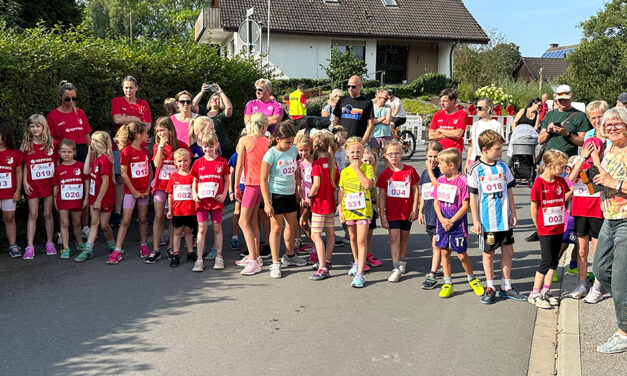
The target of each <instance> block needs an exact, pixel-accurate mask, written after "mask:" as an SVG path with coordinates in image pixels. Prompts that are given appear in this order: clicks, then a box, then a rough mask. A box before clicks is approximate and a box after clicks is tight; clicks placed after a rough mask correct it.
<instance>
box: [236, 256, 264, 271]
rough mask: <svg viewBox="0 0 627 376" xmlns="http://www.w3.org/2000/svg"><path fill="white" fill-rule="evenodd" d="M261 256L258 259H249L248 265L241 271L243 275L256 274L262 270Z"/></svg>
mask: <svg viewBox="0 0 627 376" xmlns="http://www.w3.org/2000/svg"><path fill="white" fill-rule="evenodd" d="M260 259H261V257H260V258H259V259H257V260H249V261H248V263H247V264H246V267H245V268H244V269H243V270H242V271H241V272H240V274H242V275H254V274H257V273H260V272H261V261H260Z"/></svg>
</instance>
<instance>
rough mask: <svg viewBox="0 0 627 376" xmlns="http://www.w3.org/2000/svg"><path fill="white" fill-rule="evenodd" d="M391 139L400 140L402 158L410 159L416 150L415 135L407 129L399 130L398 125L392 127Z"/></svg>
mask: <svg viewBox="0 0 627 376" xmlns="http://www.w3.org/2000/svg"><path fill="white" fill-rule="evenodd" d="M392 139H393V140H394V141H398V142H400V144H401V150H402V152H403V160H409V159H411V157H412V156H413V155H414V153H415V152H416V136H415V135H414V134H413V133H411V132H410V131H408V130H407V129H405V130H404V131H400V132H399V129H398V127H396V128H394V129H392Z"/></svg>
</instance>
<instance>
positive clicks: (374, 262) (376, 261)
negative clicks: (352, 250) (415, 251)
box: [366, 253, 402, 273]
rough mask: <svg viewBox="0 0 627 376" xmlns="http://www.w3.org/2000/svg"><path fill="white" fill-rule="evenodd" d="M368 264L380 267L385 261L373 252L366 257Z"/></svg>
mask: <svg viewBox="0 0 627 376" xmlns="http://www.w3.org/2000/svg"><path fill="white" fill-rule="evenodd" d="M366 264H368V265H370V266H375V267H379V266H381V265H383V263H382V262H381V261H380V260H379V259H378V258H376V257H374V256H373V255H372V253H369V254H368V256H367V257H366ZM401 273H402V272H401Z"/></svg>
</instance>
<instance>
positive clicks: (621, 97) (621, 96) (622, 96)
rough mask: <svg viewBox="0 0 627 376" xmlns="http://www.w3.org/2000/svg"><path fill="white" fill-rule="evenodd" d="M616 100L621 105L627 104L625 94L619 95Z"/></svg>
mask: <svg viewBox="0 0 627 376" xmlns="http://www.w3.org/2000/svg"><path fill="white" fill-rule="evenodd" d="M618 100H619V101H620V102H621V103H622V104H627V93H624V92H623V93H620V94H619V95H618Z"/></svg>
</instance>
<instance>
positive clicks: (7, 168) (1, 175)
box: [0, 149, 22, 200]
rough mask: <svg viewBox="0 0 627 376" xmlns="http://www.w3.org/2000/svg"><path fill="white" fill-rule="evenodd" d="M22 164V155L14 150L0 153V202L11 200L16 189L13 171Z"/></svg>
mask: <svg viewBox="0 0 627 376" xmlns="http://www.w3.org/2000/svg"><path fill="white" fill-rule="evenodd" d="M21 164H22V153H20V151H19V150H15V149H6V150H5V151H0V200H10V199H13V195H14V194H15V190H16V189H17V185H16V184H17V183H16V176H15V169H16V168H17V166H20V165H21Z"/></svg>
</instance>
